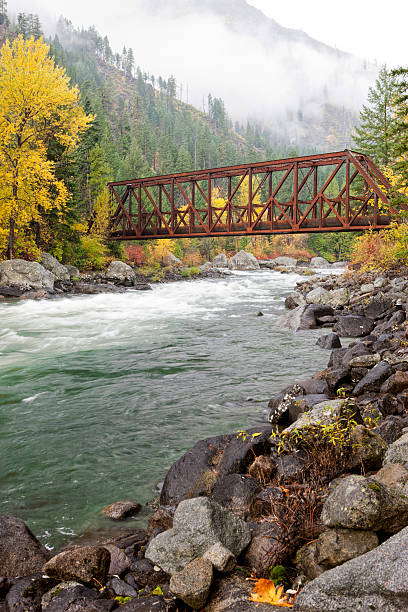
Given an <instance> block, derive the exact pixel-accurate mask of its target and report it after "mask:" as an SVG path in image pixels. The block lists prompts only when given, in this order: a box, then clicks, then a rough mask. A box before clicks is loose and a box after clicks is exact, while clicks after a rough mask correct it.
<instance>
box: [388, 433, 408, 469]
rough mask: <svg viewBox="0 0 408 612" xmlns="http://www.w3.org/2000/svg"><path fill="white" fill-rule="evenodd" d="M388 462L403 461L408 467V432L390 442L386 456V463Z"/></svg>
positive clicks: (402, 463)
mask: <svg viewBox="0 0 408 612" xmlns="http://www.w3.org/2000/svg"><path fill="white" fill-rule="evenodd" d="M387 463H401V465H403V466H404V467H406V468H408V432H407V433H405V434H404V435H403V436H401V438H399V439H398V440H396V441H395V442H394V443H393V444H390V446H389V447H388V450H387V452H386V453H385V457H384V465H386V464H387Z"/></svg>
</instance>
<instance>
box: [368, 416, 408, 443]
mask: <svg viewBox="0 0 408 612" xmlns="http://www.w3.org/2000/svg"><path fill="white" fill-rule="evenodd" d="M402 428H403V422H402V419H401V417H397V416H392V415H390V416H387V417H386V418H385V419H384V421H383V422H382V423H380V424H379V425H377V427H376V428H375V429H374V430H373V431H374V433H376V434H378V435H379V436H381V437H382V439H383V440H384V441H385V442H386V443H387V444H392V443H393V442H395V441H396V440H398V438H400V437H401V436H402Z"/></svg>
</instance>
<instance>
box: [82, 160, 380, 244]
mask: <svg viewBox="0 0 408 612" xmlns="http://www.w3.org/2000/svg"><path fill="white" fill-rule="evenodd" d="M389 187H390V184H389V182H388V180H387V179H386V177H385V176H383V174H382V173H381V172H380V170H379V169H378V168H377V167H376V166H375V165H374V163H373V162H372V161H371V159H370V158H369V157H367V156H366V155H363V154H361V153H355V152H352V151H349V150H345V151H340V152H336V153H326V154H323V155H310V156H304V157H297V158H291V159H283V160H275V161H270V162H258V163H254V164H243V165H238V166H228V167H224V168H213V169H209V170H196V171H193V172H185V173H178V174H169V175H163V176H154V177H146V178H140V179H133V180H130V181H119V182H112V183H109V190H110V193H111V197H112V202H113V204H114V206H115V209H114V211H113V213H112V216H111V218H110V223H109V238H110V239H112V240H135V239H136V240H148V239H157V238H176V237H177V238H178V237H179V238H191V237H198V236H239V235H270V234H284V233H308V232H327V231H356V230H362V229H370V228H371V229H382V228H385V227H387V226H388V225H389V223H390V220H391V218H390V214H389V202H388V198H387V193H386V192H387V189H388V188H389ZM92 222H93V221H92V219H91V224H92Z"/></svg>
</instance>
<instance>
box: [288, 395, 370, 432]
mask: <svg viewBox="0 0 408 612" xmlns="http://www.w3.org/2000/svg"><path fill="white" fill-rule="evenodd" d="M357 412H358V409H357V408H356V407H355V406H353V405H350V404H348V403H347V402H345V401H344V400H343V399H337V400H330V401H327V402H322V403H321V404H317V405H316V406H314V407H313V408H312V410H309V411H308V412H304V413H303V414H301V415H300V416H299V418H298V419H297V421H295V422H294V423H292V425H289V427H287V428H286V429H284V432H286V433H289V432H291V431H294V430H295V429H304V428H307V427H310V426H311V425H319V424H321V425H330V424H331V423H333V421H335V420H336V419H337V418H339V417H341V416H343V415H346V414H347V415H355V414H356V413H357ZM357 416H359V415H357Z"/></svg>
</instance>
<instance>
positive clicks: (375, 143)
mask: <svg viewBox="0 0 408 612" xmlns="http://www.w3.org/2000/svg"><path fill="white" fill-rule="evenodd" d="M395 94H396V83H395V78H394V76H393V75H392V74H391V73H390V72H389V71H388V70H387V67H386V66H383V67H382V68H381V70H380V72H379V75H378V79H377V80H376V82H375V86H374V87H370V89H369V92H368V104H367V105H364V106H363V110H362V111H361V113H360V122H361V125H360V127H359V128H356V133H355V134H354V136H353V140H354V142H355V144H356V147H357V148H358V149H359V150H360V151H361V152H363V153H367V154H368V155H369V156H370V157H371V158H372V159H373V161H374V162H375V163H377V164H384V165H386V164H388V163H389V162H390V161H391V160H392V159H393V155H394V137H393V129H394V124H395V118H394V99H395Z"/></svg>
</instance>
